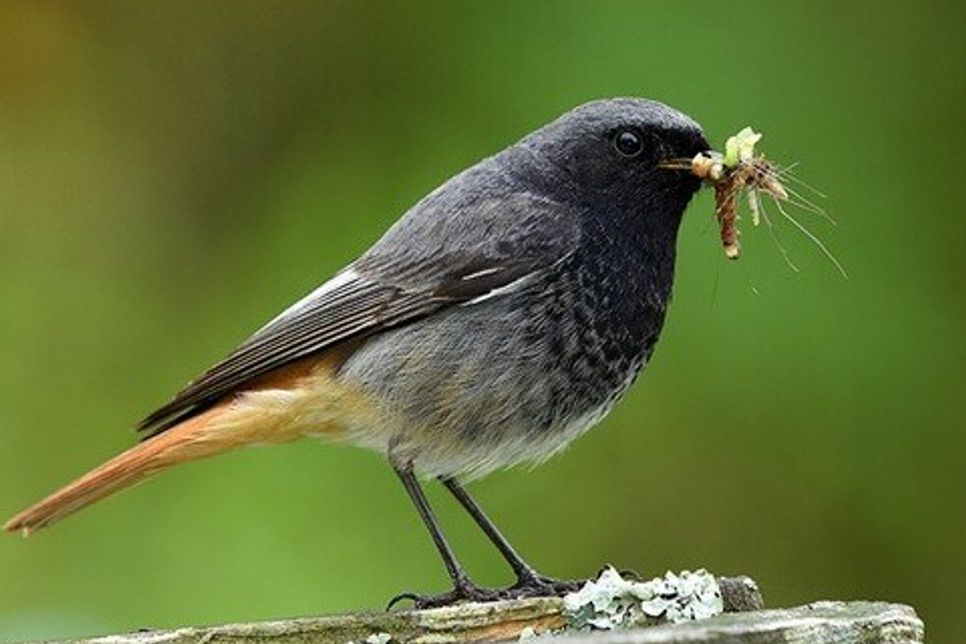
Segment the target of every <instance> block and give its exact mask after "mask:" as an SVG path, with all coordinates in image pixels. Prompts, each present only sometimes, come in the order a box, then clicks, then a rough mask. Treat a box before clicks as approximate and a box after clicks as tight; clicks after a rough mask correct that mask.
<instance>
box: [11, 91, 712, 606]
mask: <svg viewBox="0 0 966 644" xmlns="http://www.w3.org/2000/svg"><path fill="white" fill-rule="evenodd" d="M708 147H709V146H708V142H707V141H706V139H705V136H704V133H703V130H702V128H701V126H700V125H699V124H698V123H697V122H696V121H694V120H693V119H691V118H690V117H689V116H687V115H685V114H684V113H682V112H680V111H678V110H676V109H674V108H672V107H669V106H667V105H665V104H662V103H660V102H657V101H654V100H649V99H645V98H633V97H630V98H607V99H599V100H594V101H591V102H588V103H585V104H583V105H580V106H578V107H576V108H574V109H572V110H570V111H568V112H566V113H564V114H563V115H561V116H559V117H558V118H556V119H555V120H553V121H551V122H550V123H548V124H547V125H544V126H543V127H540V128H539V129H537V130H535V131H533V132H532V133H530V134H528V135H526V136H524V137H523V138H522V139H520V140H519V141H518V142H516V143H514V144H512V145H510V146H509V147H507V148H505V149H503V150H502V151H500V152H498V153H496V154H494V155H492V156H489V157H487V158H485V159H483V160H482V161H480V162H478V163H476V164H475V165H472V166H471V167H469V168H467V169H466V170H463V171H462V172H460V173H458V174H456V175H455V176H453V177H452V178H450V179H449V180H447V181H446V182H444V183H443V184H442V185H440V186H439V187H438V188H436V189H435V190H433V191H432V192H430V193H429V194H428V195H426V196H425V197H424V198H423V199H421V200H420V201H418V202H417V203H416V204H415V205H413V206H412V207H411V208H410V209H409V210H408V211H407V212H405V214H403V216H402V217H401V218H400V219H399V220H398V221H397V222H396V223H395V224H393V225H392V226H391V227H390V228H389V229H388V230H387V231H386V232H385V233H384V235H383V236H382V237H381V238H380V239H379V240H378V241H377V242H376V243H375V244H374V245H372V246H371V247H370V248H369V249H368V250H366V251H365V252H363V253H362V254H361V255H360V256H359V257H358V258H357V259H356V260H355V261H353V262H351V263H350V264H348V265H347V266H345V268H343V269H342V270H340V271H339V272H337V273H336V274H335V275H334V276H333V277H331V278H330V279H328V280H327V281H325V282H323V283H322V284H321V285H320V286H319V287H317V288H316V289H315V290H313V291H311V292H310V293H309V294H308V295H306V296H305V297H304V298H302V299H300V300H298V301H297V302H296V303H295V304H293V305H292V306H290V307H289V308H287V309H285V310H284V311H283V312H282V313H281V314H279V315H278V316H277V317H275V318H274V319H272V320H270V321H269V322H268V323H267V324H265V325H264V326H263V327H261V328H260V329H258V330H257V331H256V332H255V333H254V334H253V335H251V336H250V337H249V338H248V339H247V340H245V341H244V342H242V343H241V344H240V345H239V346H238V347H237V348H235V349H234V350H233V351H232V352H230V353H229V354H228V355H227V357H225V358H224V359H223V360H221V361H220V362H218V363H216V364H215V365H214V366H213V367H211V368H210V369H208V370H207V371H205V372H203V373H202V374H201V375H200V376H199V377H197V378H196V379H195V380H193V381H191V382H190V383H189V384H188V385H186V386H185V387H184V388H183V389H182V390H181V391H180V392H179V393H177V395H175V396H174V397H173V398H172V399H171V400H170V402H168V403H166V404H164V405H163V406H161V407H160V408H159V409H157V410H156V411H154V412H153V413H151V414H150V415H148V416H147V417H146V418H144V420H143V421H141V422H140V424H139V425H138V427H137V429H138V431H139V432H140V438H141V440H140V442H139V443H138V444H136V445H135V446H134V447H133V448H131V449H129V450H127V451H125V452H123V453H121V454H120V455H117V456H115V457H114V458H111V459H110V460H108V461H106V462H105V463H103V464H102V465H100V466H99V467H96V468H94V469H93V470H91V471H89V472H88V473H86V474H84V475H83V476H81V477H80V478H78V479H76V480H74V481H73V482H72V483H69V484H68V485H66V486H65V487H63V488H61V489H59V490H57V491H55V492H54V493H52V494H50V495H49V496H47V497H46V498H44V499H43V500H41V501H39V502H38V503H36V504H35V505H32V506H30V507H28V508H27V509H25V510H24V511H22V512H20V513H19V514H17V515H16V516H14V517H13V518H12V519H10V520H9V521H8V522H7V523H6V524H5V526H4V527H5V529H6V530H8V531H13V532H21V533H23V534H24V535H29V534H30V533H32V532H35V531H36V530H39V529H40V528H43V527H45V526H48V525H50V524H52V523H54V522H55V521H58V520H60V519H62V518H64V517H66V516H67V515H69V514H71V513H73V512H76V511H77V510H80V509H81V508H83V507H85V506H87V505H89V504H91V503H93V502H95V501H97V500H100V499H102V498H104V497H106V496H108V495H110V494H113V493H115V492H117V491H120V490H122V489H124V488H127V487H129V486H132V485H134V484H136V483H139V482H141V481H143V480H145V479H147V478H149V477H151V476H153V475H155V474H158V473H159V472H161V471H163V470H166V469H168V468H170V467H171V466H174V465H177V464H180V463H184V462H188V461H193V460H196V459H200V458H205V457H209V456H213V455H216V454H220V453H223V452H227V451H229V450H232V449H235V448H238V447H242V446H247V445H257V444H277V443H286V442H290V441H294V440H296V439H300V438H305V437H309V438H312V437H315V438H322V439H327V440H331V441H341V442H347V443H350V444H353V445H356V446H360V447H364V448H368V449H372V450H375V451H377V452H379V453H380V454H382V455H384V456H385V458H386V460H387V461H388V463H389V465H390V466H391V467H392V469H393V470H394V471H395V473H396V475H397V476H398V478H399V480H400V481H401V483H402V485H403V487H404V488H405V490H406V492H407V493H408V496H409V497H410V499H411V501H412V502H413V504H414V505H415V508H416V510H417V512H418V513H419V516H420V518H421V519H422V521H423V523H425V525H426V528H427V529H428V531H429V533H430V536H431V537H432V540H433V543H434V545H435V547H436V549H437V550H438V551H439V555H440V557H441V558H442V561H443V564H444V566H445V568H446V572H447V574H448V576H449V579H450V582H451V583H452V589H451V590H449V591H447V592H444V593H441V594H435V595H433V594H416V593H401V594H400V595H398V596H397V597H396V598H395V600H402V599H408V600H412V602H413V603H414V605H415V606H416V607H417V608H424V607H432V606H441V605H446V604H450V603H453V602H459V601H491V600H495V599H504V598H516V597H530V596H542V595H559V594H562V593H564V592H567V591H569V590H573V589H574V588H575V587H576V584H577V583H578V582H575V581H572V580H562V579H555V578H553V577H548V576H544V575H542V574H540V573H539V572H537V570H536V569H535V568H534V567H532V566H531V565H530V564H529V563H527V561H526V560H525V559H524V558H523V557H522V556H521V555H520V554H519V553H518V552H517V551H516V550H515V549H514V548H513V546H512V545H511V544H510V542H509V541H508V540H507V539H506V538H505V537H504V536H503V534H502V533H501V532H500V530H499V529H498V528H497V527H496V526H495V525H494V524H493V522H492V521H491V520H490V519H489V518H488V517H487V515H486V514H485V513H484V511H483V509H482V508H481V507H480V506H479V505H478V504H477V503H476V502H475V500H474V499H473V498H472V497H471V496H470V495H469V494H468V493H467V491H466V489H465V487H464V484H465V483H466V482H467V481H470V480H472V479H475V478H478V477H481V476H484V475H486V474H489V473H491V472H493V471H495V470H498V469H501V468H505V467H509V466H511V465H515V464H518V463H525V462H530V463H539V462H541V461H543V460H545V459H547V458H548V457H550V456H551V455H553V454H555V453H556V452H558V451H560V450H561V449H562V448H564V447H565V446H566V445H568V444H569V443H570V442H571V441H572V440H574V439H575V438H577V437H578V436H580V435H581V434H583V433H584V432H585V431H586V430H588V429H589V428H590V427H592V426H593V425H595V424H597V423H598V422H599V421H600V420H601V419H602V418H604V416H605V415H606V414H607V413H608V412H609V411H610V410H611V408H612V407H613V406H614V405H615V403H617V401H618V400H619V399H620V398H621V397H622V395H623V394H624V393H625V392H626V391H627V390H628V388H629V387H630V386H631V384H632V383H633V382H634V380H635V378H636V377H637V375H638V374H639V372H640V371H641V370H642V369H643V368H644V367H645V365H646V364H647V363H648V361H649V360H650V359H651V356H652V354H653V352H654V349H655V346H656V343H657V341H658V338H659V336H660V333H661V329H662V327H663V325H664V321H665V317H666V313H667V309H668V304H669V301H670V298H671V293H672V285H673V278H674V267H675V257H676V246H677V237H678V230H679V227H680V223H681V221H682V218H683V216H684V212H685V210H686V208H687V205H688V203H689V201H690V200H691V198H692V196H693V195H694V194H695V193H696V192H697V191H698V189H699V188H700V186H701V182H700V179H698V178H697V177H695V176H694V175H693V174H691V173H689V172H684V171H682V170H680V169H676V168H675V167H673V164H667V162H668V161H669V160H672V159H679V158H690V157H693V156H694V155H695V154H697V153H700V152H702V151H705V150H707V149H708ZM434 479H436V480H438V481H439V482H440V483H441V484H442V485H443V486H444V487H445V488H446V489H447V490H448V491H449V492H450V493H451V494H452V495H453V496H454V497H455V499H456V500H457V501H458V502H459V504H460V505H462V507H463V508H464V509H465V510H466V511H467V512H468V513H469V515H470V516H471V517H472V519H473V520H474V521H475V522H476V523H477V524H478V526H479V527H480V528H481V530H482V531H483V532H484V533H485V535H486V536H487V538H488V539H489V540H490V541H491V542H492V543H493V545H494V546H495V547H496V549H497V550H498V551H499V552H500V554H501V555H502V556H503V558H504V559H505V560H506V562H507V564H508V565H509V567H510V568H511V570H512V572H513V573H514V574H515V576H516V582H515V583H514V584H513V585H511V586H508V587H506V588H499V589H493V588H487V587H484V586H481V585H478V584H477V583H475V582H474V581H473V580H472V578H471V577H470V576H469V574H468V573H467V572H466V570H465V568H464V567H463V566H462V565H461V564H460V562H459V560H458V559H457V557H456V555H455V554H454V551H453V549H452V547H451V545H450V543H449V542H448V541H447V539H446V537H445V535H444V534H443V532H442V531H441V529H440V526H439V524H438V522H437V520H436V517H435V514H434V512H433V509H432V508H431V507H430V504H429V503H428V501H427V499H426V496H425V494H424V492H423V484H424V483H426V482H432V481H433V480H434Z"/></svg>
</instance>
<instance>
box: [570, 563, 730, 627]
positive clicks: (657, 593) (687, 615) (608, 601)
mask: <svg viewBox="0 0 966 644" xmlns="http://www.w3.org/2000/svg"><path fill="white" fill-rule="evenodd" d="M563 601H564V614H565V615H566V617H567V621H568V622H569V624H570V626H571V628H577V629H587V628H594V629H602V630H610V629H614V628H627V627H630V626H640V625H644V624H662V623H668V622H670V623H675V624H676V623H679V622H687V621H692V620H696V619H705V618H708V617H714V616H715V615H718V614H720V613H721V612H723V610H724V605H723V604H722V601H721V589H720V588H719V587H718V582H717V581H716V580H715V578H714V575H712V574H710V573H709V572H707V571H705V570H697V571H695V572H689V571H684V572H682V573H681V574H679V575H677V574H674V573H673V572H668V573H666V574H665V575H664V576H663V577H655V578H654V579H652V580H650V581H632V580H627V579H624V578H623V577H621V576H620V574H619V573H618V572H617V571H616V570H614V569H613V568H611V567H607V568H605V569H604V571H603V572H601V574H600V576H599V577H598V578H597V579H596V580H589V581H588V582H587V583H586V584H584V587H583V588H581V589H580V590H578V591H576V592H573V593H570V594H568V595H566V596H565V597H564V600H563Z"/></svg>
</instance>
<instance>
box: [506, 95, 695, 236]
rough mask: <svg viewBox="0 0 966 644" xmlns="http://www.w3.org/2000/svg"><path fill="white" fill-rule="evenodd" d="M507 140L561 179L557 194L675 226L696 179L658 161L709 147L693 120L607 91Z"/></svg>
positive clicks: (659, 105)
mask: <svg viewBox="0 0 966 644" xmlns="http://www.w3.org/2000/svg"><path fill="white" fill-rule="evenodd" d="M515 147H517V148H518V150H519V151H520V152H521V153H525V154H527V155H530V156H533V157H536V159H538V160H539V162H540V165H542V166H544V167H545V168H546V167H547V166H550V167H553V168H554V169H555V170H556V171H555V172H553V174H554V175H555V181H558V182H559V180H560V178H561V177H565V178H566V179H569V180H567V181H564V185H565V186H566V187H565V190H566V192H567V193H568V194H566V195H558V197H562V198H568V200H572V199H576V200H578V201H579V202H581V203H584V204H589V205H590V206H591V210H593V211H594V212H595V213H598V214H602V215H603V214H604V213H607V214H608V215H610V216H612V217H614V216H616V217H622V215H627V216H631V217H634V219H636V220H637V222H636V223H643V224H645V225H648V226H649V227H650V226H651V225H657V224H660V225H661V226H662V227H671V228H673V231H674V232H676V230H677V227H678V224H679V223H680V218H681V215H682V213H683V211H684V208H685V206H686V205H687V202H688V200H689V199H690V198H691V196H692V195H693V194H694V192H695V191H696V190H697V189H698V188H699V187H700V182H699V180H698V179H696V178H695V177H694V176H693V175H691V174H690V173H687V172H681V171H679V170H668V169H665V168H662V167H659V164H660V162H662V161H667V160H669V159H673V158H681V157H686V158H691V157H693V156H694V155H695V154H697V153H698V152H701V151H704V150H707V149H708V147H709V146H708V142H707V141H706V140H705V138H704V133H703V132H702V130H701V126H700V125H698V124H697V123H696V122H695V121H693V120H692V119H691V118H689V117H688V116H686V115H684V114H682V113H681V112H679V111H677V110H675V109H672V108H670V107H668V106H666V105H664V104H662V103H658V102H656V101H651V100H647V99H641V98H614V99H606V100H599V101H593V102H590V103H586V104H584V105H581V106H580V107H578V108H576V109H574V110H572V111H570V112H568V113H566V114H564V115H563V116H561V117H560V118H558V119H557V120H555V121H553V122H552V123H550V124H548V125H546V126H545V127H543V128H541V129H539V130H537V131H536V132H534V133H532V134H530V135H529V136H527V137H526V138H524V139H523V140H522V141H520V143H519V144H518V145H517V146H515ZM642 219H643V221H642Z"/></svg>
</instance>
